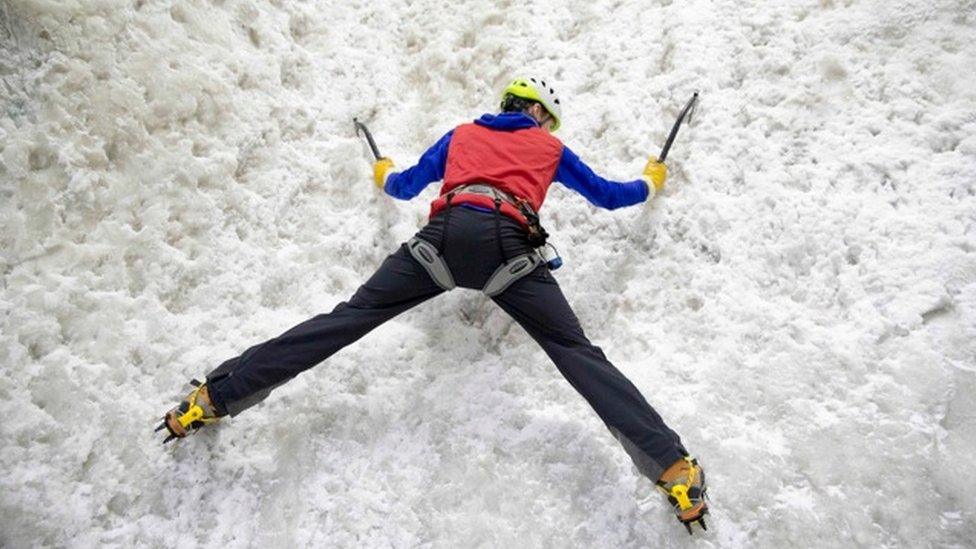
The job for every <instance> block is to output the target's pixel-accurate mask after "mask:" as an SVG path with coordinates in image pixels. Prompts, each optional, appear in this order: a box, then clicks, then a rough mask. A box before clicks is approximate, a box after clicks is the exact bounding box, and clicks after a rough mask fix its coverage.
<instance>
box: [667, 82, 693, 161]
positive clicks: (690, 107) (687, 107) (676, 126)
mask: <svg viewBox="0 0 976 549" xmlns="http://www.w3.org/2000/svg"><path fill="white" fill-rule="evenodd" d="M697 101H698V92H695V94H694V95H692V96H691V99H689V100H688V103H687V104H685V108H683V109H681V114H679V115H678V119H677V120H675V121H674V126H672V127H671V133H670V134H668V140H667V141H665V142H664V148H662V149H661V154H660V155H658V157H657V161H658V162H664V161H665V160H667V158H668V151H670V150H671V145H672V144H673V143H674V138H675V137H676V136H677V135H678V129H679V128H681V123H682V122H684V121H685V117H686V116H688V115H690V114H691V112H692V111H693V110H694V108H695V103H696V102H697Z"/></svg>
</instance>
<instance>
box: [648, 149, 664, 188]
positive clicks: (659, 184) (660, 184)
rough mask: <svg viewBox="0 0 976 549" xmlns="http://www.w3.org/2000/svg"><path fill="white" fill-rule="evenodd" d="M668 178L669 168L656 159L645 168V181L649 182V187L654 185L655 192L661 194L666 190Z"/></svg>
mask: <svg viewBox="0 0 976 549" xmlns="http://www.w3.org/2000/svg"><path fill="white" fill-rule="evenodd" d="M667 178H668V167H667V166H665V165H664V162H658V161H657V159H656V158H654V157H651V159H650V160H648V161H647V165H646V166H644V181H647V185H648V186H650V185H654V192H655V193H659V192H661V190H662V189H664V181H665V180H667Z"/></svg>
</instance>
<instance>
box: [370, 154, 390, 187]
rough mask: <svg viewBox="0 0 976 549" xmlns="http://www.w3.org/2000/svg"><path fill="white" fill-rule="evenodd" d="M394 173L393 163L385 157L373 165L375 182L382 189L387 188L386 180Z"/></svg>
mask: <svg viewBox="0 0 976 549" xmlns="http://www.w3.org/2000/svg"><path fill="white" fill-rule="evenodd" d="M392 171H393V161H392V160H390V159H389V158H386V157H383V158H380V159H379V160H377V161H376V162H374V163H373V182H374V183H376V186H377V187H378V188H380V189H382V188H384V187H385V186H386V178H387V177H389V176H390V173H392Z"/></svg>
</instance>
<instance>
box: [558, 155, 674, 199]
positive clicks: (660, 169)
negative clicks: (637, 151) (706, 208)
mask: <svg viewBox="0 0 976 549" xmlns="http://www.w3.org/2000/svg"><path fill="white" fill-rule="evenodd" d="M666 176H667V169H666V168H665V167H664V164H661V163H659V162H656V161H654V160H651V161H650V162H648V164H647V167H645V168H644V175H643V177H642V178H640V179H635V180H633V181H611V180H609V179H604V178H602V177H600V176H599V175H597V174H596V173H594V172H593V170H592V169H590V167H589V166H587V165H586V164H585V163H584V162H583V161H582V160H580V158H579V157H578V156H576V153H574V152H573V151H571V150H569V147H565V146H564V147H563V155H562V157H561V158H560V159H559V165H558V166H557V168H556V175H555V178H554V179H555V180H556V181H558V182H560V183H562V184H563V185H565V186H567V187H569V188H570V189H573V190H574V191H576V192H578V193H580V194H581V195H583V196H585V197H586V199H587V200H589V201H590V202H591V203H593V205H595V206H598V207H600V208H606V209H608V210H614V209H617V208H622V207H624V206H631V205H633V204H639V203H641V202H644V201H645V200H648V199H650V198H651V197H653V196H654V194H655V192H656V191H659V190H660V189H661V188H663V187H664V179H665V178H666Z"/></svg>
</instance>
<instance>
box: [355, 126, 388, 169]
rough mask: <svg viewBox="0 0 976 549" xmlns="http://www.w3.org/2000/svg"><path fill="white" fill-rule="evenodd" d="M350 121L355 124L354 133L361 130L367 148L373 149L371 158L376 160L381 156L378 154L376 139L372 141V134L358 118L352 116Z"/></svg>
mask: <svg viewBox="0 0 976 549" xmlns="http://www.w3.org/2000/svg"><path fill="white" fill-rule="evenodd" d="M352 123H353V124H355V125H356V133H359V132H363V134H364V135H365V136H366V142H367V143H369V149H370V150H371V151H373V158H375V159H376V160H379V159H380V158H383V156H382V155H381V154H380V150H379V148H377V147H376V141H373V134H371V133H369V128H367V127H366V124H363V123H362V122H360V121H359V119H358V118H353V119H352Z"/></svg>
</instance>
